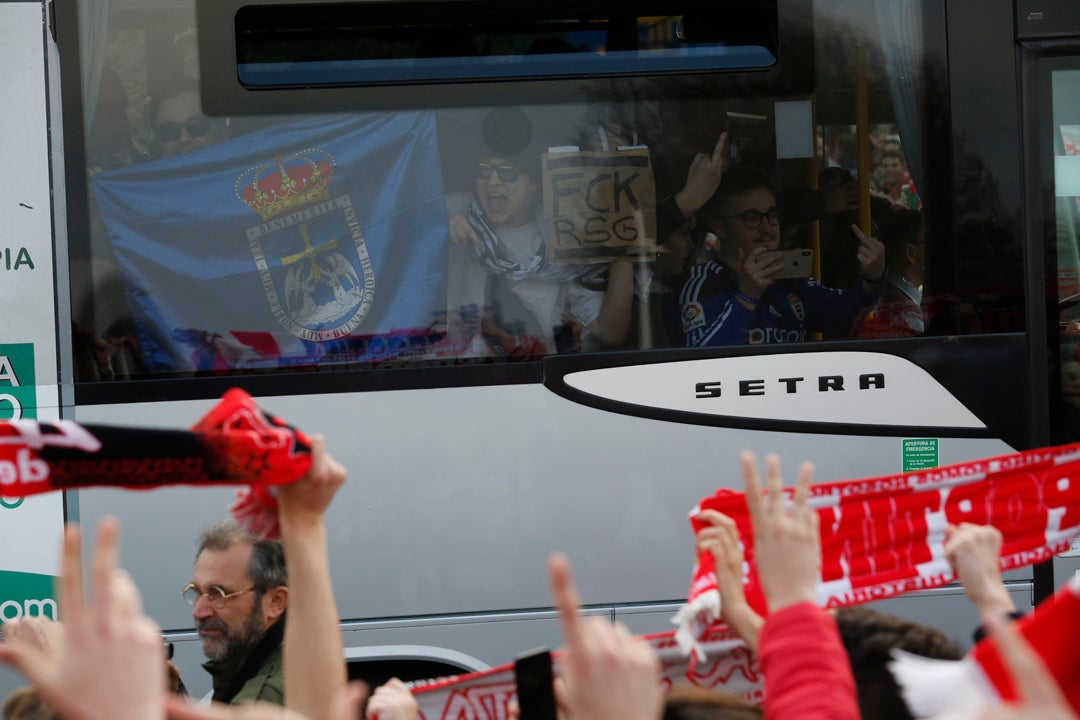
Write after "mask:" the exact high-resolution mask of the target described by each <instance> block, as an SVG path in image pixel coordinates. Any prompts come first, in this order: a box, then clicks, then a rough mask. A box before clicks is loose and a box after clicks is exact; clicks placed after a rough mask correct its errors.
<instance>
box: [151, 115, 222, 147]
mask: <svg viewBox="0 0 1080 720" xmlns="http://www.w3.org/2000/svg"><path fill="white" fill-rule="evenodd" d="M213 129H214V121H213V120H211V119H210V118H208V117H206V116H205V115H193V116H191V117H189V118H188V119H187V120H185V121H184V122H182V123H176V122H167V123H161V124H160V125H155V126H154V137H156V138H157V140H158V142H176V141H177V140H179V139H180V131H181V130H187V133H188V135H190V136H191V137H202V136H203V135H209V134H210V131H211V130H213Z"/></svg>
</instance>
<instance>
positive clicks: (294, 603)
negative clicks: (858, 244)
mask: <svg viewBox="0 0 1080 720" xmlns="http://www.w3.org/2000/svg"><path fill="white" fill-rule="evenodd" d="M311 445H312V448H311V449H312V464H311V469H310V470H309V471H308V473H307V474H306V475H305V476H304V477H302V478H300V479H299V480H297V481H296V482H295V483H290V484H288V485H282V486H281V487H280V488H279V490H278V508H279V510H278V514H279V518H280V521H281V539H282V544H283V546H284V550H285V562H286V566H287V567H288V569H289V590H290V592H289V618H288V620H287V621H286V623H285V643H284V662H285V702H286V706H287V707H288V708H290V709H291V710H295V711H297V712H298V713H300V714H302V715H304V716H306V717H308V718H310V719H311V720H322V719H323V718H327V717H328V713H329V711H330V707H329V705H328V699H329V698H333V697H336V696H337V694H338V693H340V692H342V691H343V690H344V688H345V686H346V684H347V675H346V671H345V660H344V655H345V653H344V649H343V647H342V642H341V631H340V630H339V629H338V620H339V617H340V616H339V615H338V610H337V604H336V603H335V602H334V591H333V586H332V584H331V580H330V562H329V558H328V554H327V544H326V524H325V521H324V518H325V513H326V509H327V507H329V505H330V502H331V500H333V498H334V495H335V494H336V493H337V490H338V488H340V487H341V485H342V484H343V483H344V482H345V468H343V467H342V466H341V465H339V464H338V463H337V462H335V461H334V459H333V458H332V457H330V455H329V454H328V453H327V452H326V441H325V439H324V438H323V437H322V436H321V435H316V436H314V437H313V438H312V439H311Z"/></svg>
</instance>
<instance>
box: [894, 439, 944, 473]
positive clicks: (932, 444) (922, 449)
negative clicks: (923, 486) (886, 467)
mask: <svg viewBox="0 0 1080 720" xmlns="http://www.w3.org/2000/svg"><path fill="white" fill-rule="evenodd" d="M902 442H903V443H904V472H913V471H915V470H926V469H928V468H936V467H937V466H938V441H937V438H905V439H904V440H903V441H902Z"/></svg>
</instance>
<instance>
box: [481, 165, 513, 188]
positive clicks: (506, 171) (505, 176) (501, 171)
mask: <svg viewBox="0 0 1080 720" xmlns="http://www.w3.org/2000/svg"><path fill="white" fill-rule="evenodd" d="M491 173H497V174H498V176H499V179H500V180H502V181H503V182H504V183H512V182H514V181H515V180H517V179H518V177H519V176H520V175H521V169H520V168H518V167H517V166H515V165H491V164H489V163H480V164H479V165H477V166H476V177H477V178H479V179H480V180H487V179H488V178H490V177H491Z"/></svg>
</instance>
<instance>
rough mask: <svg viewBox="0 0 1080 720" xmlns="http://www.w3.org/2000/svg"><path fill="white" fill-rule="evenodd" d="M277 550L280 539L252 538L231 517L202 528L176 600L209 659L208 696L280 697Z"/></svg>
mask: <svg viewBox="0 0 1080 720" xmlns="http://www.w3.org/2000/svg"><path fill="white" fill-rule="evenodd" d="M286 583H287V576H286V572H285V555H284V552H283V550H282V547H281V543H278V542H275V541H269V540H256V539H255V538H253V537H251V536H250V535H248V534H247V533H246V532H245V531H244V530H243V529H241V528H240V526H238V525H237V524H236V523H234V522H231V521H227V522H223V523H219V524H217V525H213V526H211V527H209V528H207V530H205V531H204V532H203V534H202V539H201V542H200V544H199V552H198V554H197V555H196V558H195V570H194V572H193V573H192V576H191V582H190V583H188V585H187V586H185V587H184V589H183V591H182V594H183V597H184V599H185V600H186V601H187V602H188V603H189V604H190V605H191V606H192V616H193V617H194V619H195V629H196V630H197V631H198V633H199V637H200V638H201V639H202V643H203V652H204V653H205V654H206V656H207V657H208V658H210V660H209V662H207V663H205V664H204V665H203V667H204V668H205V669H206V671H207V672H209V673H210V675H211V676H212V677H213V686H214V700H216V701H218V702H224V703H231V704H239V703H243V702H250V701H253V700H262V701H264V702H272V703H276V704H279V705H280V704H282V703H284V698H285V675H284V670H285V668H284V665H283V663H282V646H281V643H282V640H283V639H284V635H285V622H284V619H285V608H286V606H287V605H288V603H289V589H288V587H286Z"/></svg>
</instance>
